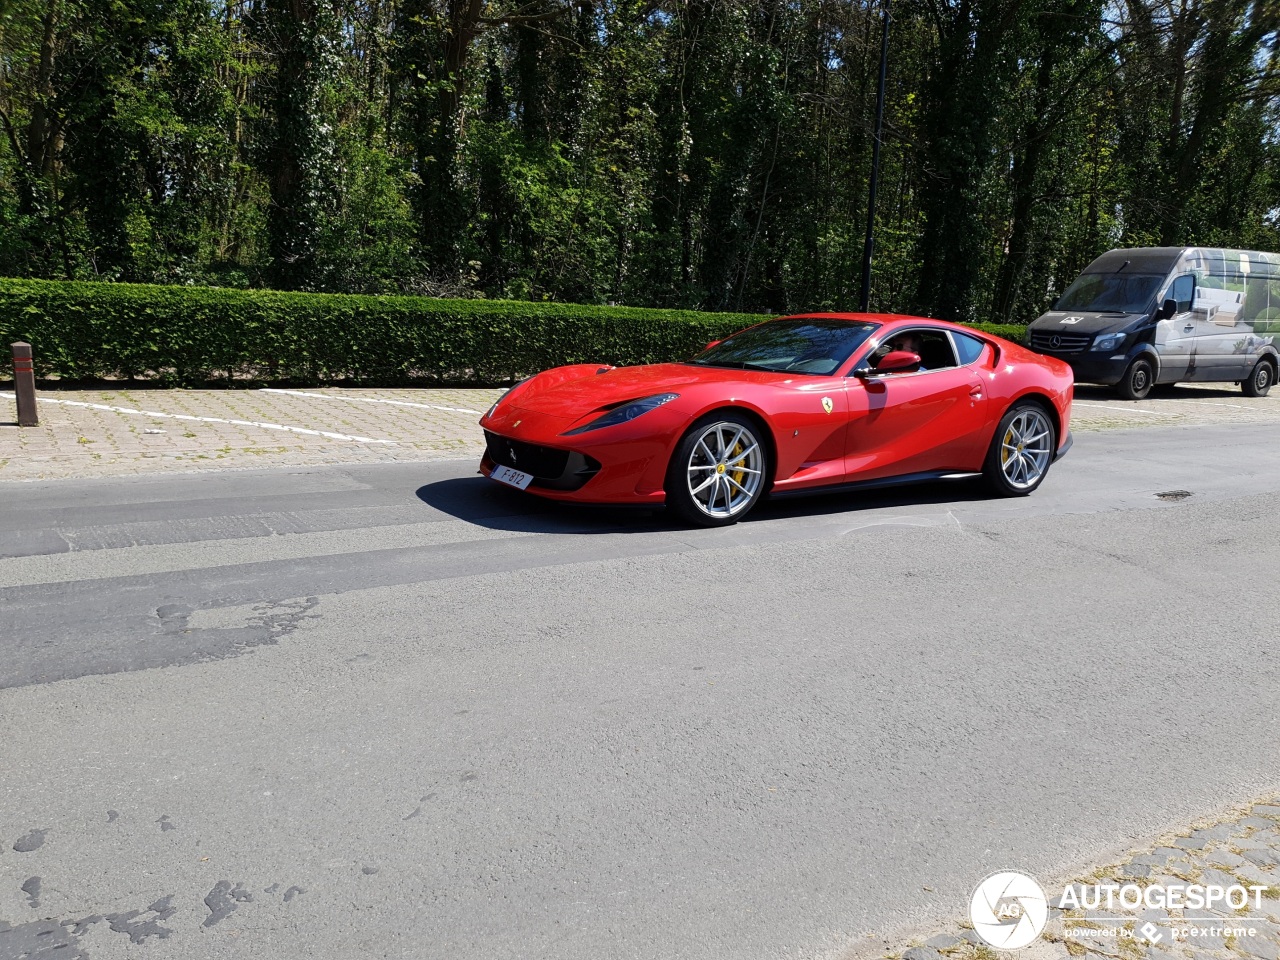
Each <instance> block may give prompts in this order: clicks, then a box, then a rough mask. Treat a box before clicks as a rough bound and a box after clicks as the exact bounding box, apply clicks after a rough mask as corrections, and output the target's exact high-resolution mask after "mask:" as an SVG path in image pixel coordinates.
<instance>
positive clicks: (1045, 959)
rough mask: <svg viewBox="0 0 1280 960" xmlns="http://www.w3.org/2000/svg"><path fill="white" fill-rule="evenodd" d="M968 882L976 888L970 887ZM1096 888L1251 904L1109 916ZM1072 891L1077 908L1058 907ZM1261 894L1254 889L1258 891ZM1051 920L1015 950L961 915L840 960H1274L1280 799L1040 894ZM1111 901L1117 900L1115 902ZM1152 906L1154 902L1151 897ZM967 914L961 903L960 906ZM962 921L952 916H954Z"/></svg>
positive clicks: (1279, 910)
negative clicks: (1194, 890) (1235, 892)
mask: <svg viewBox="0 0 1280 960" xmlns="http://www.w3.org/2000/svg"><path fill="white" fill-rule="evenodd" d="M980 879H981V878H980V877H978V878H975V885H976V882H977V880H980ZM1096 883H1103V884H1119V885H1129V884H1132V885H1134V886H1136V887H1137V888H1139V889H1141V890H1142V891H1144V894H1145V891H1146V890H1147V889H1148V888H1151V887H1153V886H1156V885H1159V886H1160V887H1166V886H1168V885H1171V884H1176V885H1182V884H1200V885H1206V886H1207V885H1217V886H1220V887H1222V888H1224V889H1225V888H1229V887H1231V886H1233V885H1239V886H1240V887H1242V888H1245V889H1246V890H1248V888H1250V887H1252V888H1254V890H1253V891H1251V892H1249V893H1248V894H1247V895H1248V897H1249V898H1251V899H1250V900H1249V901H1248V903H1247V904H1246V905H1245V906H1244V907H1243V908H1242V909H1233V908H1232V906H1231V905H1230V904H1225V903H1217V904H1215V905H1214V907H1212V908H1199V909H1194V910H1193V909H1168V908H1163V907H1161V908H1147V907H1146V906H1145V905H1143V906H1141V907H1139V908H1137V909H1129V910H1126V909H1124V908H1123V907H1122V906H1121V904H1120V903H1119V902H1115V903H1113V905H1112V909H1106V908H1105V901H1103V902H1102V903H1100V904H1099V905H1098V906H1097V907H1094V908H1092V909H1090V905H1091V904H1092V901H1091V900H1090V899H1089V896H1090V895H1089V894H1088V893H1087V891H1088V890H1089V889H1091V888H1092V886H1093V885H1094V884H1096ZM1068 887H1071V888H1074V893H1075V900H1074V901H1073V902H1079V903H1081V904H1082V906H1081V908H1080V909H1068V910H1059V909H1057V906H1056V905H1057V904H1058V903H1060V902H1061V901H1060V897H1061V895H1062V894H1063V892H1064V891H1065V890H1066V889H1067V888H1068ZM1259 888H1260V889H1259ZM1044 889H1045V893H1046V895H1047V897H1048V901H1049V904H1050V910H1049V919H1048V922H1047V923H1046V925H1045V928H1044V931H1043V932H1042V933H1041V935H1040V936H1039V937H1038V938H1037V939H1036V940H1034V941H1033V942H1032V943H1030V944H1029V945H1027V946H1025V947H1022V948H1021V949H1018V950H1013V951H997V950H995V949H993V948H992V947H991V946H989V945H988V944H986V943H985V942H984V941H983V939H982V938H981V937H980V936H979V935H978V933H977V932H976V931H975V930H974V929H973V926H972V924H971V923H970V922H969V920H968V918H967V916H958V917H957V919H956V921H955V922H954V925H953V926H951V927H950V929H944V930H937V931H931V933H932V935H929V934H925V935H922V936H918V937H915V938H913V939H911V940H908V941H907V942H905V943H898V942H893V941H883V942H882V943H881V944H880V945H879V948H878V949H877V948H874V947H871V946H868V945H867V944H863V945H861V946H860V947H857V948H855V949H854V950H853V951H846V952H845V953H843V954H839V955H837V956H839V957H840V960H869V958H871V957H884V958H894V960H996V958H997V957H1010V958H1016V960H1078V958H1084V960H1280V799H1278V798H1271V799H1268V800H1264V801H1262V802H1259V803H1256V804H1253V805H1252V806H1251V807H1249V808H1247V809H1244V810H1239V811H1237V812H1236V813H1235V814H1234V815H1232V816H1229V817H1226V818H1223V819H1219V820H1216V821H1212V822H1204V823H1201V824H1199V825H1197V826H1196V827H1195V828H1194V829H1187V830H1183V831H1179V832H1176V833H1171V834H1167V835H1165V836H1162V837H1159V838H1157V839H1156V840H1155V842H1153V843H1152V844H1151V845H1150V846H1148V847H1144V848H1143V849H1141V850H1137V851H1134V852H1132V853H1130V854H1129V855H1127V856H1126V857H1124V858H1123V859H1122V860H1120V861H1118V862H1115V863H1112V864H1109V865H1107V866H1104V867H1102V868H1100V869H1097V870H1094V871H1092V872H1091V873H1090V874H1088V875H1087V876H1084V875H1082V876H1078V877H1075V878H1074V879H1072V880H1071V881H1070V882H1068V883H1059V884H1056V885H1045V888H1044ZM1116 896H1117V899H1118V897H1119V894H1117V895H1116ZM1156 899H1157V900H1158V897H1157V898H1156ZM958 907H959V910H964V911H966V913H967V908H968V904H967V903H966V904H963V905H958ZM958 912H959V911H958Z"/></svg>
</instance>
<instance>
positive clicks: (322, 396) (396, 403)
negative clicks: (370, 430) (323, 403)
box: [262, 387, 484, 417]
mask: <svg viewBox="0 0 1280 960" xmlns="http://www.w3.org/2000/svg"><path fill="white" fill-rule="evenodd" d="M262 392H263V393H285V394H288V395H289V396H291V397H311V398H312V399H315V400H345V401H347V402H348V403H388V404H390V405H391V406H393V407H417V408H418V409H419V410H446V411H448V412H449V413H474V414H475V415H476V416H477V417H478V416H480V414H482V413H484V411H483V410H469V409H467V408H466V407H440V406H437V405H436V404H434V403H413V402H411V401H409V400H378V399H376V398H374V397H333V396H330V395H329V394H326V393H306V392H305V391H303V390H280V389H278V388H276V387H263V388H262Z"/></svg>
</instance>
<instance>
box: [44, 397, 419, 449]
mask: <svg viewBox="0 0 1280 960" xmlns="http://www.w3.org/2000/svg"><path fill="white" fill-rule="evenodd" d="M36 399H38V400H39V401H40V402H41V403H57V404H61V405H62V406H64V407H88V408H90V409H92V410H106V411H108V412H110V413H136V414H139V415H140V416H144V417H160V418H161V419H162V420H191V421H194V422H196V423H229V424H232V425H233V426H237V427H261V428H262V429H263V430H285V431H287V432H289V433H305V434H306V435H307V436H311V437H327V438H328V439H330V440H350V441H353V442H355V443H385V444H390V445H391V446H395V444H396V441H394V440H374V439H373V438H371V437H356V436H352V435H351V434H347V433H329V432H328V431H326V430H308V429H306V428H305V427H286V426H285V425H284V424H280V423H258V422H257V421H256V420H224V419H222V418H221V417H193V416H191V415H189V414H185V413H160V412H159V411H158V410H135V409H134V408H133V407H110V406H107V405H106V404H105V403H84V402H83V401H80V400H52V399H50V398H48V397H37V398H36Z"/></svg>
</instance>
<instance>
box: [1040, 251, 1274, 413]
mask: <svg viewBox="0 0 1280 960" xmlns="http://www.w3.org/2000/svg"><path fill="white" fill-rule="evenodd" d="M1277 334H1280V254H1275V253H1261V252H1258V251H1255V250H1222V249H1216V248H1208V247H1135V248H1132V249H1127V250H1112V251H1110V252H1108V253H1104V254H1103V255H1102V256H1100V257H1099V258H1098V259H1097V260H1095V261H1093V263H1091V264H1089V266H1088V267H1086V268H1085V271H1084V273H1082V274H1080V276H1078V277H1077V278H1076V279H1075V281H1074V282H1073V283H1072V284H1071V286H1069V287H1067V289H1066V292H1065V293H1063V294H1062V296H1061V297H1059V298H1058V301H1057V302H1056V303H1055V304H1054V305H1053V309H1052V310H1050V311H1049V312H1048V313H1046V314H1045V315H1044V316H1042V317H1040V318H1039V319H1038V320H1036V321H1035V322H1034V323H1033V324H1031V325H1030V326H1029V327H1028V328H1027V345H1028V346H1029V347H1030V348H1031V349H1032V350H1035V351H1036V352H1037V353H1043V354H1047V355H1049V356H1051V357H1057V358H1058V359H1059V360H1064V361H1066V362H1067V363H1069V364H1070V365H1071V369H1072V370H1073V371H1074V372H1075V377H1076V380H1077V381H1078V382H1082V383H1101V384H1106V385H1108V386H1114V387H1115V388H1116V392H1117V393H1119V395H1120V396H1122V397H1124V398H1125V399H1127V400H1141V399H1142V398H1143V397H1145V396H1146V395H1147V394H1148V393H1150V392H1151V388H1152V386H1154V385H1155V384H1158V383H1159V384H1169V383H1178V382H1180V381H1195V382H1204V381H1226V382H1232V383H1239V384H1240V385H1241V387H1242V388H1243V390H1244V392H1245V394H1246V395H1247V396H1250V397H1262V396H1265V395H1266V393H1267V391H1268V390H1270V389H1271V385H1272V384H1273V383H1275V380H1276V370H1277V368H1278V367H1280V353H1278V352H1277V350H1276V346H1275V339H1276V336H1275V335H1277Z"/></svg>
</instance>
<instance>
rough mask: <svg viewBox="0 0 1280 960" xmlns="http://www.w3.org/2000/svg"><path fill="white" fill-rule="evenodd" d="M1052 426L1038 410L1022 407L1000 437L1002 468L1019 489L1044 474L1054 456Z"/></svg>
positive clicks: (1012, 484) (1037, 479) (1030, 484)
mask: <svg viewBox="0 0 1280 960" xmlns="http://www.w3.org/2000/svg"><path fill="white" fill-rule="evenodd" d="M1052 437H1053V428H1052V427H1050V426H1049V421H1048V419H1047V418H1046V417H1045V415H1044V414H1043V413H1041V412H1040V411H1039V410H1022V411H1021V412H1020V413H1019V414H1018V415H1017V416H1016V417H1014V418H1013V419H1012V420H1011V421H1009V426H1008V428H1007V429H1006V430H1005V432H1004V436H1003V437H1001V438H1000V469H1001V470H1003V471H1004V476H1005V479H1006V480H1008V481H1009V485H1010V486H1011V487H1013V488H1014V489H1016V490H1026V489H1027V488H1028V487H1032V486H1035V484H1036V483H1037V482H1038V481H1039V480H1040V478H1041V477H1043V476H1044V472H1045V471H1046V470H1048V469H1049V463H1050V461H1051V460H1052V459H1053V451H1052V450H1050V449H1049V444H1050V439H1051V438H1052Z"/></svg>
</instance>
